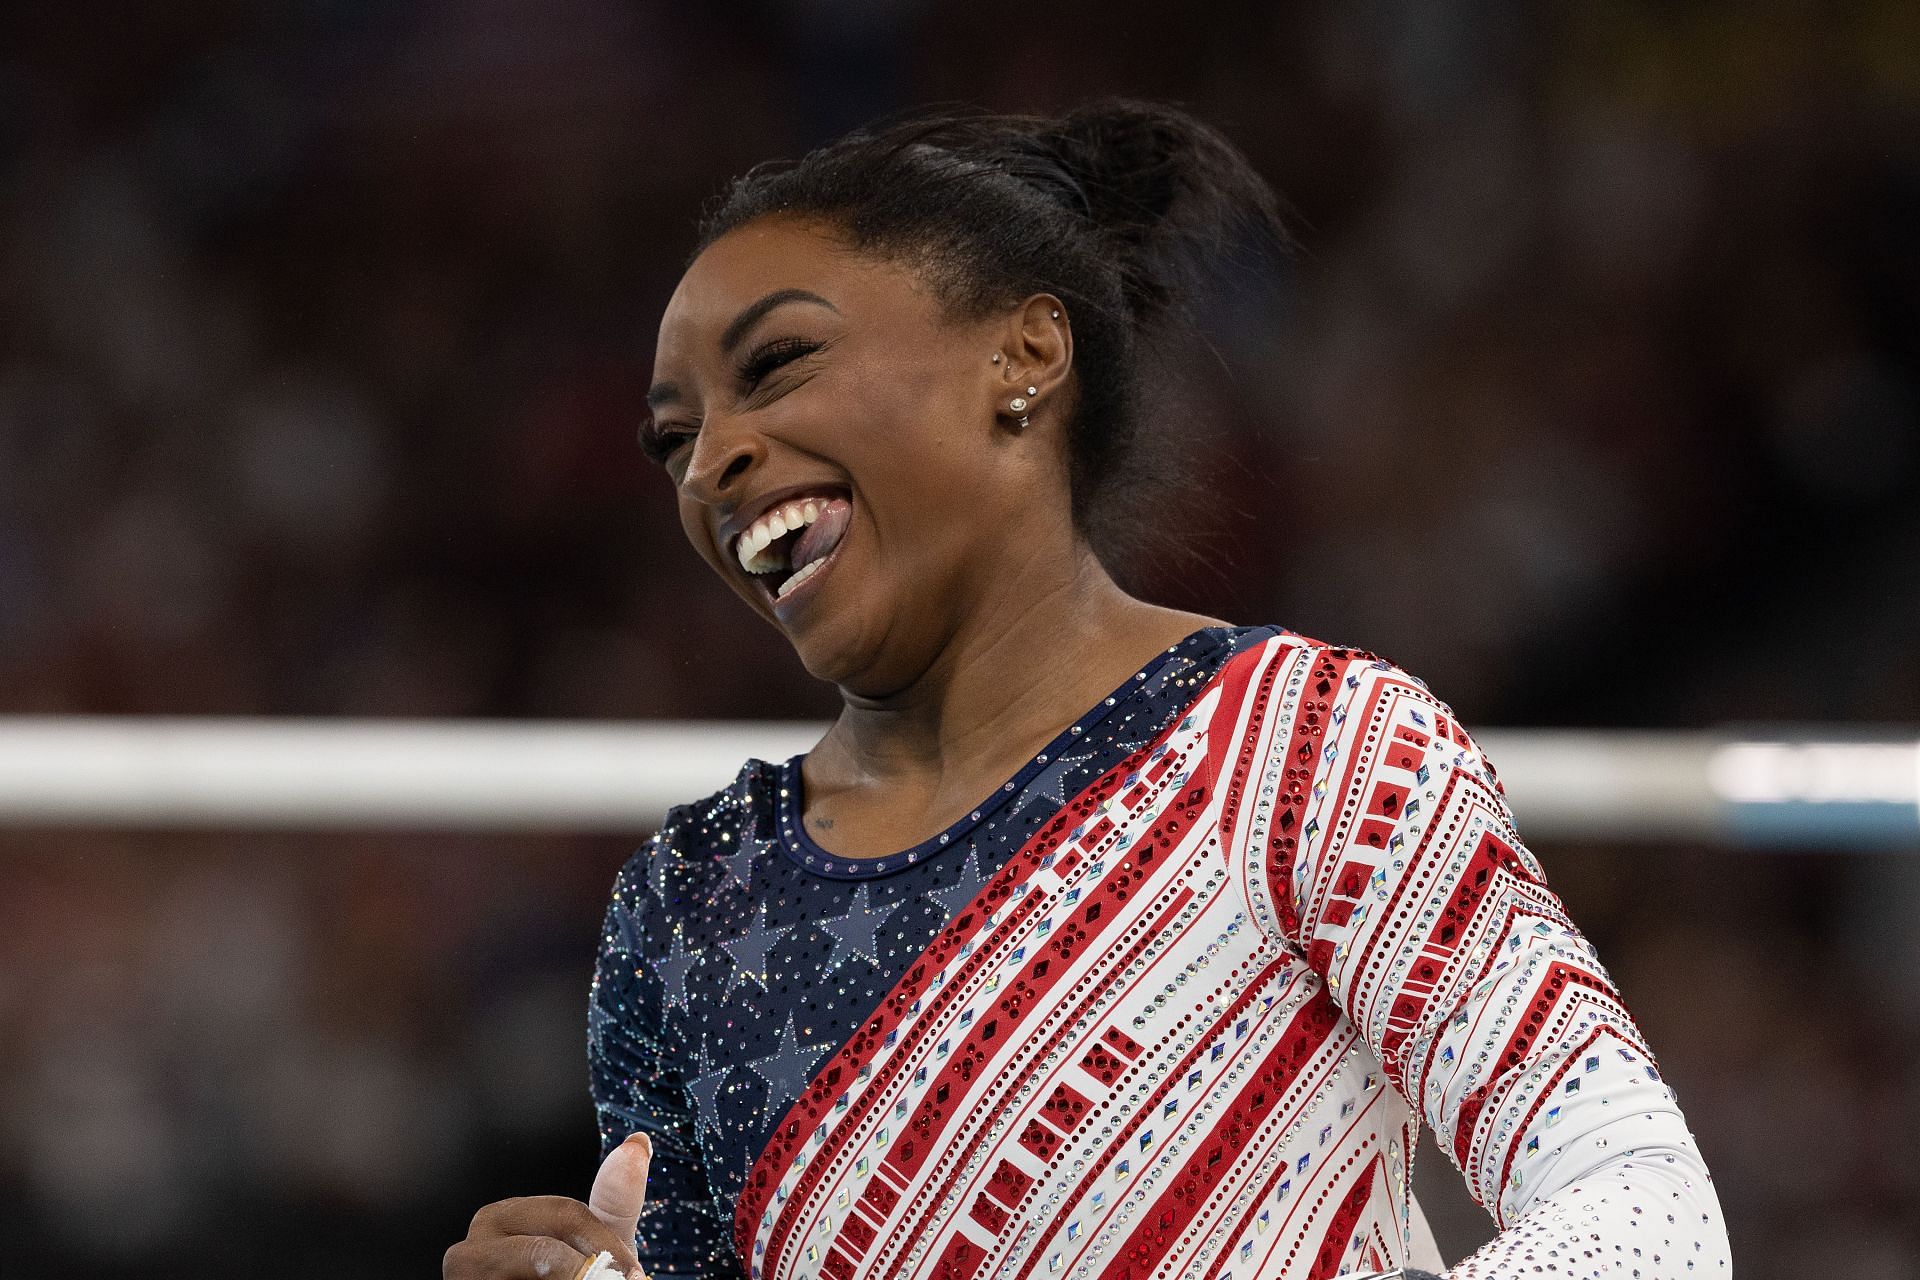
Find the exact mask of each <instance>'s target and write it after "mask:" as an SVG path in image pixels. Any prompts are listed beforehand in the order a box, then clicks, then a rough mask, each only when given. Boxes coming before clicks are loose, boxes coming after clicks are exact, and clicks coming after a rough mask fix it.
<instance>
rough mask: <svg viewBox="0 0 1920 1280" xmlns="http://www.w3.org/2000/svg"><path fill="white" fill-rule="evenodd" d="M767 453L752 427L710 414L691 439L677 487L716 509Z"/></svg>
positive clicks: (764, 443) (761, 440) (727, 498)
mask: <svg viewBox="0 0 1920 1280" xmlns="http://www.w3.org/2000/svg"><path fill="white" fill-rule="evenodd" d="M766 453H767V448H766V442H765V441H764V440H763V439H761V437H760V434H759V433H758V432H756V431H754V430H753V429H752V428H751V427H742V426H738V425H735V424H732V423H729V422H728V421H727V420H726V418H725V417H724V416H723V415H720V414H709V415H708V416H707V419H706V421H705V422H703V423H701V424H700V433H699V434H698V435H697V436H695V437H694V441H693V453H692V456H690V457H689V458H688V459H687V470H686V474H685V475H684V476H682V477H681V480H680V487H681V488H682V489H685V490H686V491H687V493H688V495H689V496H691V497H693V498H695V499H697V500H699V501H701V502H704V503H706V504H707V505H708V506H719V505H720V504H722V503H725V502H727V501H728V500H729V498H730V497H731V496H732V493H733V491H734V490H735V488H736V486H737V485H738V483H739V481H740V479H741V478H742V477H743V476H745V475H746V473H747V472H749V471H751V470H752V469H753V468H754V466H755V465H757V464H758V463H760V462H762V461H764V460H765V458H766Z"/></svg>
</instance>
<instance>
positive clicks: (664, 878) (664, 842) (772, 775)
mask: <svg viewBox="0 0 1920 1280" xmlns="http://www.w3.org/2000/svg"><path fill="white" fill-rule="evenodd" d="M780 772H781V766H780V765H778V764H774V763H771V762H769V761H766V760H761V759H757V758H750V759H748V760H747V761H746V763H744V764H742V765H741V766H740V770H739V772H738V773H736V774H735V775H734V778H733V781H732V782H730V783H728V784H727V785H726V786H724V787H721V788H720V789H719V790H717V791H714V792H711V793H710V794H708V795H704V796H702V797H700V798H699V799H697V800H692V801H689V802H687V803H685V804H678V805H675V806H674V807H673V808H671V809H669V810H667V813H666V816H665V817H664V818H662V819H661V821H660V827H659V830H657V831H656V832H654V834H653V835H651V836H649V837H648V838H647V840H646V842H645V843H643V844H642V845H641V846H640V847H639V848H638V849H636V850H635V851H634V853H633V854H632V856H631V857H629V858H628V859H627V861H626V863H625V865H624V866H622V867H621V869H620V874H619V876H618V878H617V879H616V881H615V885H614V896H615V898H616V900H627V899H629V898H631V900H632V902H633V904H634V905H636V906H637V905H638V902H639V900H640V899H641V898H643V897H646V896H649V895H651V896H652V897H654V898H656V899H657V900H661V901H672V900H673V898H674V896H676V894H680V893H685V892H686V891H687V890H689V889H693V890H699V891H702V896H705V895H704V890H705V889H706V888H707V887H709V886H707V885H706V883H705V882H707V881H709V880H714V879H716V878H723V877H724V876H726V875H727V874H728V873H729V865H728V862H727V859H729V858H734V857H738V856H739V855H741V854H742V852H743V851H746V850H751V849H752V848H753V847H754V846H755V844H756V842H757V841H760V840H763V839H765V838H766V837H767V836H769V835H770V834H771V833H772V831H773V806H774V802H775V799H776V796H777V789H778V786H779V778H780ZM736 869H737V868H736Z"/></svg>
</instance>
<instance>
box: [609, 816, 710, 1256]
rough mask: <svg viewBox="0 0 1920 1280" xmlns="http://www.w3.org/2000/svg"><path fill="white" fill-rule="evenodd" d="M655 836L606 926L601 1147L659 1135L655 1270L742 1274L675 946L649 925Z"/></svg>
mask: <svg viewBox="0 0 1920 1280" xmlns="http://www.w3.org/2000/svg"><path fill="white" fill-rule="evenodd" d="M653 853H654V845H653V843H652V842H649V843H648V844H647V845H646V846H645V847H644V848H642V849H641V850H640V852H639V853H637V854H636V855H635V856H634V857H633V858H632V859H631V860H630V861H629V862H628V863H627V866H626V868H625V869H624V870H623V871H622V872H621V874H620V877H619V879H618V880H617V881H616V883H615V886H614V893H613V901H612V902H611V903H610V904H609V905H608V908H607V914H606V922H605V924H604V926H603V927H602V930H601V936H600V948H599V953H598V958H597V960H596V962H595V967H594V979H593V988H592V993H591V996H590V999H589V1004H588V1015H587V1043H588V1051H587V1057H588V1066H589V1071H590V1077H591V1087H592V1091H593V1101H594V1110H595V1113H596V1115H597V1117H598V1122H599V1128H600V1145H601V1153H602V1155H603V1156H604V1155H605V1154H606V1153H607V1152H610V1151H612V1150H613V1148H614V1147H615V1146H617V1145H618V1144H619V1143H620V1142H621V1141H622V1140H624V1139H625V1138H626V1136H627V1135H628V1134H630V1133H633V1132H635V1131H644V1132H645V1133H646V1134H647V1136H648V1137H649V1138H651V1139H652V1141H653V1161H652V1163H651V1165H650V1166H649V1169H648V1174H647V1203H646V1207H645V1209H644V1210H643V1211H642V1213H641V1218H640V1224H639V1231H638V1235H637V1239H636V1246H637V1251H638V1254H639V1258H640V1264H641V1265H642V1266H643V1267H645V1268H646V1271H647V1274H648V1275H649V1276H652V1277H655V1280H680V1278H682V1277H702V1278H709V1280H710V1278H713V1277H721V1276H727V1277H731V1276H737V1275H738V1274H739V1269H738V1266H737V1265H735V1264H734V1263H733V1261H732V1259H733V1244H732V1240H731V1238H730V1232H731V1220H732V1210H731V1205H730V1204H729V1203H728V1202H727V1201H726V1200H725V1199H724V1198H723V1197H720V1196H717V1195H716V1194H715V1193H714V1191H713V1187H712V1184H711V1182H710V1180H709V1178H708V1175H707V1169H706V1166H705V1162H704V1156H703V1154H702V1152H701V1149H700V1145H699V1143H698V1141H697V1136H698V1129H697V1119H696V1112H695V1110H694V1107H693V1105H692V1099H691V1097H690V1095H689V1093H688V1089H687V1085H686V1080H685V1076H684V1075H683V1073H682V1072H681V1071H680V1070H679V1064H682V1063H686V1062H688V1061H690V1060H691V1059H690V1058H689V1056H688V1052H687V1048H688V1047H687V1046H685V1045H684V1044H682V1043H680V1040H681V1039H683V1038H684V1031H683V1030H682V1029H681V1025H680V1020H679V1019H674V1018H670V1017H669V1016H668V1014H669V1011H668V1010H667V1008H666V1007H665V1005H666V1002H665V999H664V995H665V987H664V985H663V979H662V975H661V973H660V971H659V965H660V962H661V960H662V959H664V958H665V956H666V954H667V947H666V946H665V945H664V943H659V944H656V942H655V940H654V939H653V937H652V936H651V931H649V930H648V928H647V927H646V921H647V920H648V918H649V911H648V907H649V905H652V906H653V907H655V908H657V907H658V905H659V904H658V901H657V899H654V900H653V901H652V903H651V904H650V903H649V898H650V896H651V895H650V890H649V888H648V885H647V868H648V865H649V861H650V859H651V857H652V855H653Z"/></svg>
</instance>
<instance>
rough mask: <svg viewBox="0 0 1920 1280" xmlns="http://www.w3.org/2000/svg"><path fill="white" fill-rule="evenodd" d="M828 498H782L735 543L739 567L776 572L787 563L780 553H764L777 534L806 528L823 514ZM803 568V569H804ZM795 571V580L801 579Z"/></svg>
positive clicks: (781, 535)
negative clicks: (778, 503)
mask: <svg viewBox="0 0 1920 1280" xmlns="http://www.w3.org/2000/svg"><path fill="white" fill-rule="evenodd" d="M825 507H826V502H825V501H824V500H821V499H817V498H802V499H797V500H795V501H793V502H783V503H781V504H780V505H779V506H777V507H775V508H774V509H773V510H771V511H767V512H763V513H761V515H760V518H759V519H757V520H755V521H754V522H753V523H752V524H751V525H749V526H747V529H746V531H745V532H744V533H742V534H741V535H740V537H739V539H738V540H737V541H736V542H735V543H734V555H735V556H737V557H738V558H739V560H740V567H741V568H742V569H745V570H746V571H747V572H748V573H773V572H775V571H776V570H780V569H784V568H786V567H787V566H786V565H784V564H782V563H781V562H780V557H778V556H769V555H764V554H762V553H764V552H765V551H766V549H767V548H768V547H769V546H771V545H772V544H773V541H774V540H775V539H776V538H783V537H785V536H786V535H787V534H789V533H792V532H794V531H795V530H798V529H804V528H806V527H807V526H808V525H810V524H812V523H813V522H814V521H815V520H818V519H819V518H820V513H821V511H822V510H824V509H825ZM803 572H804V571H803ZM799 578H800V575H796V576H795V578H794V579H793V581H791V582H788V583H787V584H786V585H787V586H789V587H790V586H792V585H793V582H797V581H799Z"/></svg>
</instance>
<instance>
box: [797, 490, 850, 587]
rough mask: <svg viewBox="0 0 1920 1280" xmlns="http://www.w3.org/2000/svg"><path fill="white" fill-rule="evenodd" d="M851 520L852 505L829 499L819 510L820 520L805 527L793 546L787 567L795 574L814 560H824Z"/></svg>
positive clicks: (842, 500)
mask: <svg viewBox="0 0 1920 1280" xmlns="http://www.w3.org/2000/svg"><path fill="white" fill-rule="evenodd" d="M851 519H853V504H852V503H850V502H848V501H847V500H846V499H845V498H832V499H829V500H828V502H827V504H826V505H825V506H823V507H822V508H821V509H820V518H819V519H818V520H815V521H814V522H813V523H812V524H810V525H808V526H807V527H806V530H805V531H804V532H803V533H801V535H800V540H799V541H798V542H796V543H794V544H793V557H792V560H791V561H790V562H789V565H790V567H791V568H792V569H794V570H795V571H796V572H797V571H798V570H801V569H804V568H806V567H807V566H808V565H810V564H812V563H813V562H814V561H815V560H824V559H826V558H827V557H828V556H830V555H832V554H833V549H834V548H835V547H837V546H839V545H840V539H841V537H842V535H844V534H845V533H846V531H847V522H848V521H849V520H851Z"/></svg>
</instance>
